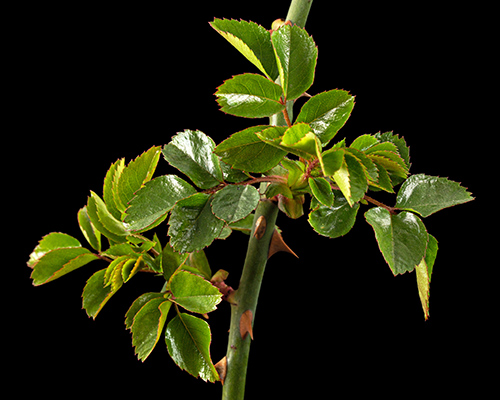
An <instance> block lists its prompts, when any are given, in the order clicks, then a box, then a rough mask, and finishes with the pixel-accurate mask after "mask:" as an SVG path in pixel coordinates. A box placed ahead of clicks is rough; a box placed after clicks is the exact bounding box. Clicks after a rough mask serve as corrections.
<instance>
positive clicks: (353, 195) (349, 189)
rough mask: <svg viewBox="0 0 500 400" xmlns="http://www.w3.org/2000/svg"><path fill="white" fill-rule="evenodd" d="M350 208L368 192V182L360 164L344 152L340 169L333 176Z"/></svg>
mask: <svg viewBox="0 0 500 400" xmlns="http://www.w3.org/2000/svg"><path fill="white" fill-rule="evenodd" d="M333 179H335V182H336V183H337V186H338V187H339V188H340V190H341V191H342V193H343V194H344V196H345V198H346V199H347V201H348V203H349V204H350V205H351V207H352V206H353V205H354V204H355V203H357V202H358V201H360V200H361V199H362V198H363V196H364V195H365V193H366V191H367V190H368V180H367V177H366V173H365V169H364V167H363V165H362V164H361V162H360V161H359V160H358V159H357V158H356V157H354V156H353V155H352V154H350V153H348V152H345V154H344V162H343V164H342V167H341V168H340V169H339V170H338V171H337V172H335V173H334V174H333Z"/></svg>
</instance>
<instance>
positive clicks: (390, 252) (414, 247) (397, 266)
mask: <svg viewBox="0 0 500 400" xmlns="http://www.w3.org/2000/svg"><path fill="white" fill-rule="evenodd" d="M365 218H366V221H367V222H368V223H369V224H370V225H371V226H372V227H373V230H374V231H375V237H376V238H377V242H378V246H379V248H380V251H381V252H382V255H383V256H384V259H385V261H387V264H389V267H390V268H391V270H392V273H393V274H394V275H397V274H403V273H405V272H410V271H413V270H414V269H415V267H416V266H417V265H418V264H420V262H421V261H422V259H423V258H424V256H425V252H426V248H427V242H428V235H427V231H426V229H425V226H424V224H423V223H422V221H421V220H420V218H418V217H417V216H416V215H415V214H412V213H409V212H406V211H403V212H401V213H399V214H397V215H393V214H391V213H390V212H389V211H388V210H386V209H385V208H381V207H375V208H372V209H370V210H369V211H367V212H366V213H365Z"/></svg>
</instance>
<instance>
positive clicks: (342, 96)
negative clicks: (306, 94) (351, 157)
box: [296, 89, 354, 145]
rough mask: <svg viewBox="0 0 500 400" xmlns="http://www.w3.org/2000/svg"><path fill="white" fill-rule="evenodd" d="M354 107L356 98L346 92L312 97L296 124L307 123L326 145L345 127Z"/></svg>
mask: <svg viewBox="0 0 500 400" xmlns="http://www.w3.org/2000/svg"><path fill="white" fill-rule="evenodd" d="M353 107H354V96H351V95H350V94H349V93H348V92H346V91H345V90H336V89H335V90H330V91H328V92H323V93H319V94H317V95H315V96H313V97H311V98H310V99H309V100H308V101H307V102H306V103H305V104H304V105H303V107H302V109H301V110H300V113H299V115H298V116H297V120H296V123H298V122H305V123H308V124H309V126H310V127H311V128H312V130H313V132H314V134H315V135H316V136H318V138H319V139H320V140H321V143H322V144H323V145H326V144H327V143H328V142H329V141H330V140H332V139H333V137H334V136H335V135H336V134H337V132H338V131H339V130H340V128H342V127H343V126H344V124H345V123H346V121H347V119H348V118H349V116H350V115H351V112H352V109H353Z"/></svg>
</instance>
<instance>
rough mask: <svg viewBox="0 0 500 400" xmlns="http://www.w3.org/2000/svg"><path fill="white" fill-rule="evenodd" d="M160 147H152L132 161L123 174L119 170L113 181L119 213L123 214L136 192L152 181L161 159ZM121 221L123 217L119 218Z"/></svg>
mask: <svg viewBox="0 0 500 400" xmlns="http://www.w3.org/2000/svg"><path fill="white" fill-rule="evenodd" d="M160 150H161V149H160V147H159V146H154V147H151V148H150V149H149V150H148V151H146V152H144V153H143V154H141V155H140V156H139V157H137V158H136V159H135V160H133V161H131V162H130V163H129V164H128V165H127V166H126V167H125V168H123V170H122V171H121V173H119V169H117V172H118V174H116V173H115V178H114V180H113V199H114V203H115V205H116V208H117V209H118V211H119V212H120V213H121V214H123V213H124V212H125V210H126V209H127V207H128V202H129V201H130V200H132V198H133V197H134V194H135V192H137V191H138V190H139V189H140V188H141V187H142V185H144V184H145V183H146V182H148V181H149V180H151V178H152V177H153V174H154V172H155V170H156V166H157V165H158V161H159V159H160ZM119 219H121V217H120V218H119Z"/></svg>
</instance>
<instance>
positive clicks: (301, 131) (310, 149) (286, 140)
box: [280, 123, 321, 159]
mask: <svg viewBox="0 0 500 400" xmlns="http://www.w3.org/2000/svg"><path fill="white" fill-rule="evenodd" d="M280 145H281V146H282V148H283V149H285V150H287V151H288V152H290V153H292V154H295V155H297V156H299V157H302V158H305V159H311V158H315V157H318V156H320V154H321V143H320V142H319V139H318V138H317V136H316V135H315V134H314V133H313V132H312V130H311V127H310V126H309V125H308V124H304V123H299V124H295V125H293V126H291V127H290V128H288V129H287V130H286V131H285V133H284V135H283V137H282V139H281V143H280Z"/></svg>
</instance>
